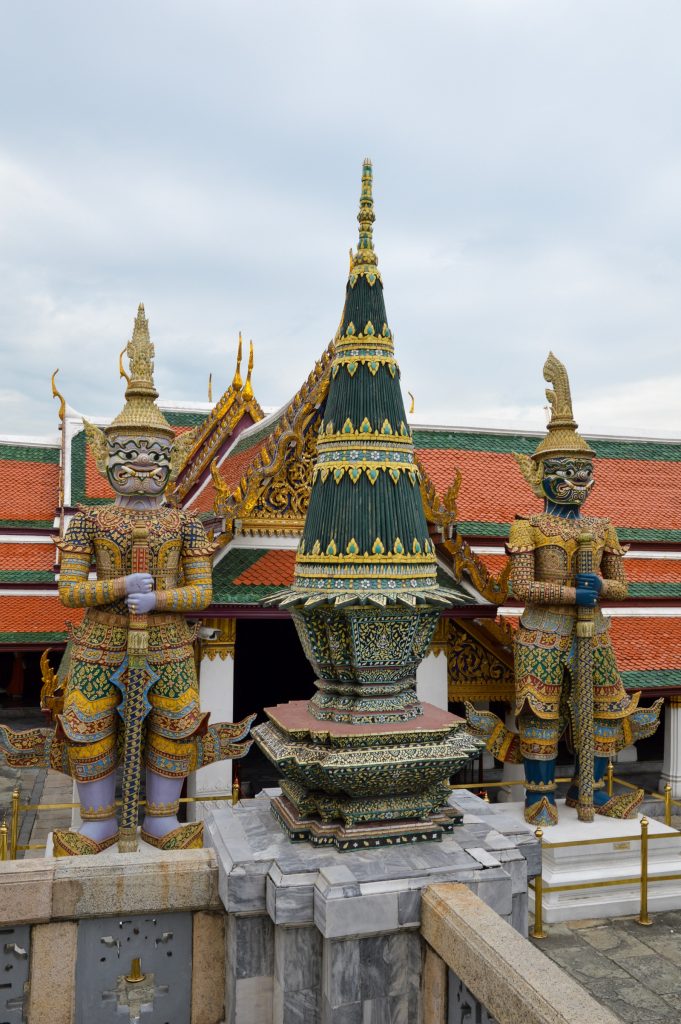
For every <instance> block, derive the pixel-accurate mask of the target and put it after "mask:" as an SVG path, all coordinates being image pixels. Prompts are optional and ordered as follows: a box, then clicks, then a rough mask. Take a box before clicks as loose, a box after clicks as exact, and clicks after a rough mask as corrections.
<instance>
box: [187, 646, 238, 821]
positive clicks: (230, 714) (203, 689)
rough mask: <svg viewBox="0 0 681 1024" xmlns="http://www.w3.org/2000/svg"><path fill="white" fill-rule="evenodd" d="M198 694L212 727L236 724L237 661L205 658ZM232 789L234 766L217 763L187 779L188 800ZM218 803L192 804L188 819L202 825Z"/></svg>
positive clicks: (226, 763) (227, 791)
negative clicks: (235, 666) (235, 684)
mask: <svg viewBox="0 0 681 1024" xmlns="http://www.w3.org/2000/svg"><path fill="white" fill-rule="evenodd" d="M199 694H200V698H201V710H202V711H209V712H210V721H211V723H215V722H232V721H233V720H234V658H232V657H226V658H221V657H220V656H219V655H217V656H216V657H215V658H213V659H212V660H211V659H210V658H208V657H207V656H205V655H204V657H203V658H202V659H201V666H200V670H199ZM231 788H232V762H231V761H218V762H217V764H209V765H208V766H207V767H206V768H199V770H198V771H197V772H192V774H191V775H190V776H189V778H188V779H187V796H196V797H201V796H209V795H210V794H211V793H215V794H220V795H223V794H225V793H229V792H230V790H231ZM219 808H220V804H219V803H208V804H200V803H198V804H190V805H189V808H188V812H187V818H188V820H190V821H201V820H202V819H203V818H204V817H205V814H206V811H207V810H210V809H213V810H219Z"/></svg>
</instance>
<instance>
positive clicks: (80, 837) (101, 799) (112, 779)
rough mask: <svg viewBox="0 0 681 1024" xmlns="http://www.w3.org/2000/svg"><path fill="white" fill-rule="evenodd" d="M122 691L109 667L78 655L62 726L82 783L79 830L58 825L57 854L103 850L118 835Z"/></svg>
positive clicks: (75, 773)
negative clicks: (118, 735)
mask: <svg viewBox="0 0 681 1024" xmlns="http://www.w3.org/2000/svg"><path fill="white" fill-rule="evenodd" d="M119 702H120V694H119V692H118V691H117V690H116V688H115V686H113V685H112V684H111V683H110V682H109V679H108V670H107V669H105V668H103V667H101V666H99V665H94V664H89V663H85V662H77V661H74V662H73V663H72V669H71V675H70V681H69V686H68V689H67V692H66V695H65V698H64V709H63V711H62V713H61V715H59V729H60V731H61V732H62V733H63V735H64V737H65V744H66V748H67V752H68V761H69V770H70V774H71V777H72V778H73V779H75V781H76V784H77V786H78V799H79V800H80V816H81V818H82V819H83V825H82V827H81V829H80V831H79V832H78V833H75V832H69V831H67V830H62V829H55V832H54V852H55V856H57V857H59V856H76V855H78V854H86V853H88V854H91V853H99V851H100V850H102V849H105V848H106V847H107V846H110V845H111V844H112V843H113V842H114V841H115V838H116V835H117V832H118V823H117V821H116V812H115V808H114V798H115V792H116V730H117V711H116V708H117V706H118V704H119Z"/></svg>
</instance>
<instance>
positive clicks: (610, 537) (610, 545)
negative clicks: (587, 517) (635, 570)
mask: <svg viewBox="0 0 681 1024" xmlns="http://www.w3.org/2000/svg"><path fill="white" fill-rule="evenodd" d="M605 550H606V551H608V552H609V553H610V554H613V555H626V553H627V551H628V550H629V545H628V544H622V542H621V540H620V539H619V537H618V536H617V530H616V529H615V527H614V526H613V525H612V523H608V525H607V527H606V530H605Z"/></svg>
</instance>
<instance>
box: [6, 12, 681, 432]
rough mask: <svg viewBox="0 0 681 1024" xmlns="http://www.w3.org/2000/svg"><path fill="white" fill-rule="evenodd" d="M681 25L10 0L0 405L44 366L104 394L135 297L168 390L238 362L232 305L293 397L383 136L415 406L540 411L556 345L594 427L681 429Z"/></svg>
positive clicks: (479, 417)
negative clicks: (677, 386) (17, 1)
mask: <svg viewBox="0 0 681 1024" xmlns="http://www.w3.org/2000/svg"><path fill="white" fill-rule="evenodd" d="M680 31H681V10H680V9H679V7H678V5H677V4H675V3H673V2H672V0H661V2H659V3H656V4H655V5H653V6H651V5H640V4H638V3H636V2H635V0H595V2H593V3H591V4H589V5H586V4H574V3H571V2H569V0H554V2H553V3H551V4H546V3H545V2H544V0H456V2H450V0H447V2H445V0H423V2H422V3H421V4H420V5H419V7H418V10H417V9H416V8H415V7H414V5H413V4H412V3H407V2H406V0H393V2H392V3H389V2H388V0H375V2H374V3H372V4H371V5H367V4H366V3H363V2H360V0H345V2H344V3H343V4H340V3H333V2H332V3H328V4H325V5H323V6H320V5H319V4H318V3H314V2H312V0H290V2H289V3H287V4H281V3H279V2H275V0H259V2H258V3H257V4H252V3H251V4H248V3H243V2H236V0H197V2H196V3H195V4H193V5H192V8H191V10H189V8H188V7H187V5H186V4H184V3H180V2H179V0H148V2H147V3H145V4H144V5H140V4H133V3H132V2H131V0H120V2H119V3H118V4H116V5H115V7H106V6H103V5H86V6H85V7H84V6H83V5H82V4H81V3H77V2H76V0H64V2H63V3H61V4H60V5H59V6H58V7H52V6H50V5H47V6H45V5H44V4H41V3H38V2H37V0H25V2H24V3H22V4H21V5H14V7H13V8H12V9H11V11H8V13H7V15H6V17H5V19H4V23H3V36H2V39H0V88H2V91H3V95H5V96H11V97H12V103H11V104H7V105H6V107H5V110H4V111H3V122H4V124H3V147H4V148H3V151H2V153H0V231H1V234H0V238H1V241H0V274H1V275H2V276H1V280H2V288H1V289H0V352H2V361H3V370H4V380H3V386H4V387H5V388H7V390H8V391H10V392H12V393H13V394H16V395H19V396H20V400H19V403H18V406H16V405H14V406H13V405H12V402H9V401H6V402H3V404H2V409H1V410H0V430H2V429H5V430H9V429H13V430H21V431H22V432H30V431H31V430H35V431H36V432H45V431H50V430H53V428H54V414H55V410H54V408H53V404H52V403H51V402H50V400H49V374H50V373H51V371H52V369H53V368H54V367H55V366H57V365H59V366H60V367H61V369H62V373H61V378H60V379H61V385H62V388H63V390H64V392H65V393H66V394H67V396H68V398H69V401H70V402H71V403H72V404H73V405H74V406H76V407H77V408H81V409H85V410H89V411H91V412H97V411H100V412H101V413H102V414H109V413H112V412H115V411H116V409H117V408H118V406H119V404H120V400H121V388H120V384H119V382H118V381H117V379H116V364H117V354H118V351H119V350H120V348H122V346H123V345H124V344H125V341H126V340H127V337H128V335H129V330H130V325H131V323H132V318H133V316H134V313H135V308H136V305H137V302H138V301H140V299H142V300H144V302H145V304H146V307H147V312H148V315H149V316H150V320H151V325H152V333H153V337H154V340H155V342H156V345H157V370H158V383H159V386H160V388H161V391H162V394H163V395H164V396H165V397H167V398H189V399H191V398H195V399H199V400H201V399H203V398H205V395H206V381H207V376H208V373H209V372H211V371H212V372H213V374H214V379H215V387H216V389H217V388H219V387H220V386H224V385H226V383H227V381H228V380H229V378H230V377H231V373H232V369H233V353H234V349H235V345H236V334H237V331H238V330H239V329H240V328H241V329H243V331H244V333H245V335H246V337H247V338H248V337H251V336H252V337H253V338H254V340H255V342H256V373H255V384H256V391H257V393H258V396H259V397H260V398H261V400H262V401H263V402H265V403H267V404H278V403H281V402H283V401H284V400H285V399H286V398H287V397H288V396H289V394H290V393H291V392H292V391H293V390H295V388H296V387H297V386H298V384H299V383H300V382H301V381H302V380H303V379H304V378H305V377H306V376H307V373H308V372H309V369H310V367H311V365H312V363H313V361H314V359H315V358H316V357H317V356H318V355H319V353H320V351H321V350H322V349H323V347H324V346H325V345H326V343H327V341H328V340H329V337H330V336H331V335H332V334H333V331H334V329H335V327H336V325H337V322H338V317H339V314H340V309H341V305H342V301H343V287H344V275H345V270H346V258H347V257H346V253H347V248H348V246H349V245H350V244H351V243H352V242H353V241H354V239H355V234H356V224H355V220H354V218H355V212H356V205H357V195H358V191H359V168H360V163H361V159H362V158H363V157H364V156H365V155H370V156H371V157H372V158H373V159H374V165H375V181H376V188H375V191H376V212H377V217H378V220H377V224H376V231H375V236H376V242H377V248H378V252H379V258H380V261H381V267H382V270H383V274H384V280H385V284H386V299H387V304H388V314H389V317H390V321H391V326H392V327H393V329H394V331H395V334H396V337H397V341H398V356H399V358H400V361H401V364H402V369H403V381H404V383H405V386H406V387H408V388H409V390H411V391H413V392H414V393H415V394H416V396H417V410H419V411H420V410H423V412H424V414H425V412H426V411H429V412H431V413H432V415H433V416H434V417H437V418H438V419H444V420H446V421H449V422H459V423H463V422H467V421H471V422H473V421H475V422H478V423H480V422H482V423H486V422H488V421H489V422H491V421H493V420H494V421H499V420H502V421H504V422H506V421H508V422H509V423H510V422H511V421H512V420H513V418H514V417H515V416H519V417H520V418H521V419H522V417H524V416H526V415H527V416H530V418H532V417H533V416H534V415H536V412H533V410H537V409H540V405H539V404H538V403H540V402H541V400H542V394H543V381H542V378H541V367H542V364H543V360H544V358H545V355H546V353H547V351H548V349H549V348H555V350H556V352H557V354H558V355H559V356H560V357H561V358H562V359H563V360H564V361H565V362H566V364H567V366H568V370H569V371H570V375H571V380H572V386H573V394H574V396H575V406H576V409H577V410H579V412H578V418H579V419H580V423H582V426H583V428H584V429H585V430H591V429H594V430H595V429H598V430H603V431H605V432H614V431H615V430H622V429H626V428H625V427H624V426H620V425H619V424H623V423H625V421H626V422H628V418H631V420H632V422H633V421H634V419H635V420H636V421H637V422H638V423H639V425H641V426H646V425H647V424H655V429H659V430H668V431H672V432H673V431H674V430H676V431H677V432H679V433H681V415H679V413H678V412H677V409H676V405H675V402H674V399H673V388H672V383H671V382H673V381H674V380H675V379H676V378H678V376H679V375H680V374H681V359H680V358H679V344H678V337H679V325H681V291H680V290H679V288H678V281H679V277H680V271H681V244H680V241H681V240H680V236H679V229H680V228H681V185H679V182H680V181H681V175H680V174H679V169H681V145H680V144H679V142H678V131H677V125H678V109H679V105H680V103H681V81H680V80H679V77H678V57H677V40H678V38H679V34H680ZM657 381H659V382H660V383H656V382H657ZM607 396H611V398H608V397H607ZM627 396H628V398H629V401H628V403H627ZM627 405H628V410H629V411H628V412H627V413H626V414H625V413H623V412H622V409H624V408H625V407H627ZM592 411H593V424H592V423H591V422H587V420H589V419H590V418H591V412H592ZM587 412H588V416H587ZM418 415H419V418H420V416H421V413H420V412H418ZM17 417H18V418H20V419H21V421H22V422H21V423H20V424H17V422H16V420H17ZM601 424H602V425H601ZM615 424H618V425H617V426H615Z"/></svg>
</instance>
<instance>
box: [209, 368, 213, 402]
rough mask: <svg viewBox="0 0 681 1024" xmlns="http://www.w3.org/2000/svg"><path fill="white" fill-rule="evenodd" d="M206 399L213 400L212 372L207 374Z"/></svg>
mask: <svg viewBox="0 0 681 1024" xmlns="http://www.w3.org/2000/svg"><path fill="white" fill-rule="evenodd" d="M208 401H209V402H212V401H213V374H212V373H209V374H208Z"/></svg>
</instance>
